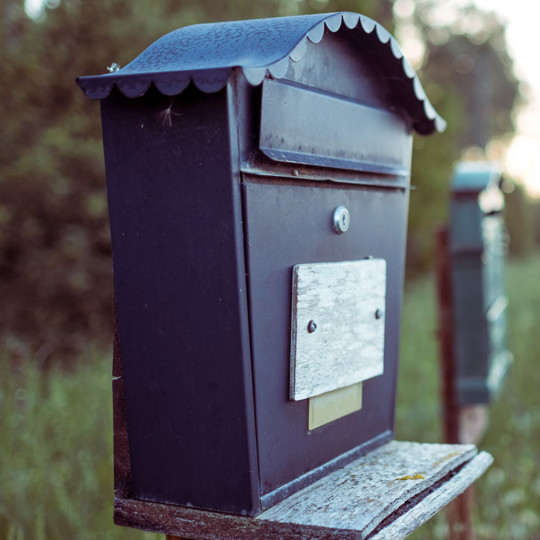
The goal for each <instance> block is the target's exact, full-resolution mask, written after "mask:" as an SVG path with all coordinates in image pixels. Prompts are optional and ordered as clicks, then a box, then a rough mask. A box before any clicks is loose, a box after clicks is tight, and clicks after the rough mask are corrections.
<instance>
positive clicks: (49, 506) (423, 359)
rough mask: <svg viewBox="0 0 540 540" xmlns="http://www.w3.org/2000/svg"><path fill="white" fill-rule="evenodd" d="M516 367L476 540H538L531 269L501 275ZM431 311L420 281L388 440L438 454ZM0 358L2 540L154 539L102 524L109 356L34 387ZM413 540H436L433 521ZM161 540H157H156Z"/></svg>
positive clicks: (93, 355)
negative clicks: (428, 445)
mask: <svg viewBox="0 0 540 540" xmlns="http://www.w3.org/2000/svg"><path fill="white" fill-rule="evenodd" d="M507 278H508V286H507V290H508V295H509V297H510V302H511V303H510V308H509V343H510V346H511V349H512V351H513V353H514V357H515V361H514V365H513V366H512V367H511V371H510V373H509V376H508V379H507V381H506V384H505V386H504V388H503V391H502V393H501V395H500V396H499V399H498V400H497V401H496V403H495V404H494V405H493V406H492V409H491V423H490V428H489V430H488V433H487V434H486V436H485V438H484V440H483V441H482V443H481V444H480V447H481V448H482V449H484V450H487V451H489V452H490V453H491V454H492V455H493V456H494V458H495V463H494V465H493V466H492V467H491V468H490V469H489V470H488V472H487V473H486V474H485V475H484V476H483V477H482V478H481V479H480V480H479V481H478V483H477V505H476V508H475V510H474V523H475V528H476V532H477V536H478V539H480V540H481V539H496V538H501V539H514V538H515V539H519V540H521V539H534V538H537V539H540V466H539V465H540V406H539V404H540V399H539V395H540V393H539V389H540V369H539V368H538V365H539V364H540V359H539V356H540V324H539V323H540V257H535V258H531V259H528V260H525V261H513V262H511V263H509V265H508V272H507ZM436 319H437V318H436V308H435V299H434V284H433V281H432V280H430V279H424V280H422V281H418V282H414V283H411V284H409V285H408V286H407V289H406V295H405V305H404V312H403V330H402V347H401V371H400V379H399V393H398V404H397V418H396V438H397V439H400V440H413V441H423V442H439V441H440V440H441V439H440V432H441V430H440V424H439V397H438V387H439V375H438V373H439V371H438V369H439V368H438V351H437V343H436V340H435V327H436ZM7 351H8V348H7V347H5V348H4V349H3V352H2V353H0V354H2V357H1V358H0V380H1V381H2V382H1V385H0V434H1V435H0V538H2V539H4V538H6V539H9V540H18V539H36V540H41V539H55V540H56V539H71V538H76V539H81V540H84V539H115V538H130V539H138V538H141V539H143V538H147V539H149V538H153V539H154V538H159V537H158V536H157V535H152V534H146V533H142V532H138V531H133V530H130V529H123V528H121V527H116V526H114V525H113V524H112V501H113V487H112V443H111V439H112V437H111V433H112V418H111V416H112V415H111V391H110V381H111V375H110V372H111V368H110V353H109V352H103V351H95V350H94V351H89V352H88V354H87V356H86V358H84V359H83V361H82V362H81V364H80V367H79V369H78V370H77V371H76V372H74V373H65V372H52V373H50V374H49V375H47V376H43V375H41V374H40V373H39V372H38V371H37V370H36V369H34V368H33V367H32V363H31V362H30V361H26V362H24V358H23V359H22V360H21V362H22V364H21V363H20V362H16V364H17V365H18V366H19V368H18V369H17V370H15V373H14V370H13V367H12V366H13V363H14V361H13V358H12V357H10V354H11V355H12V354H13V353H8V352H7ZM413 537H414V538H417V539H423V538H426V539H427V538H445V537H446V523H445V519H444V516H443V515H442V514H440V515H438V516H436V517H435V518H433V519H432V520H431V521H430V522H428V523H427V524H426V525H424V526H423V527H421V529H419V531H417V532H416V533H415V534H414V535H413ZM161 538H163V537H161Z"/></svg>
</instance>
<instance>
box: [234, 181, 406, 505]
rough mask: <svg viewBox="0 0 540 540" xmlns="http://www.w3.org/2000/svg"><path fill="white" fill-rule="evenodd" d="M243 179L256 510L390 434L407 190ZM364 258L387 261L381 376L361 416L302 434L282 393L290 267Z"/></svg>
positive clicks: (304, 427) (366, 395)
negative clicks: (337, 222)
mask: <svg viewBox="0 0 540 540" xmlns="http://www.w3.org/2000/svg"><path fill="white" fill-rule="evenodd" d="M243 180H244V183H243V197H244V199H243V202H244V227H245V231H246V235H247V265H248V287H249V304H250V322H251V340H252V362H253V374H254V386H255V408H256V424H257V427H256V429H257V442H258V449H259V472H260V485H261V495H262V496H263V503H262V504H263V507H265V506H268V505H270V504H272V503H273V502H275V501H276V500H277V499H279V498H281V496H283V494H286V492H287V490H288V489H289V488H290V486H289V485H288V483H289V482H291V481H292V480H293V479H298V478H300V477H302V475H305V474H306V473H309V472H310V471H314V470H315V471H317V470H318V469H317V468H319V467H321V466H322V465H323V464H326V463H328V462H329V461H331V460H333V459H334V458H336V457H337V456H341V455H343V454H346V453H347V452H351V451H352V452H354V451H355V449H356V451H360V452H361V451H367V450H368V449H369V448H370V447H374V446H376V445H378V444H382V443H383V442H385V441H386V440H388V439H389V438H390V437H391V436H392V429H393V424H394V406H395V390H396V371H397V359H398V343H399V317H400V306H401V290H402V281H403V273H404V256H405V254H404V249H405V238H406V219H407V202H408V192H407V190H405V189H395V190H392V189H374V188H368V187H362V186H354V185H352V186H346V185H339V184H332V183H329V182H305V183H303V182H294V181H292V182H291V181H285V180H284V181H279V180H276V179H275V178H273V179H270V178H265V177H254V176H249V175H244V178H243ZM340 205H343V206H345V207H346V208H347V209H348V210H349V212H350V228H349V230H348V231H347V232H345V233H344V234H337V233H336V232H335V231H334V229H333V227H332V217H333V213H334V210H335V208H336V207H338V206H340ZM366 257H374V258H380V259H384V260H385V261H386V305H385V306H384V311H385V314H386V319H385V343H384V373H383V374H382V375H380V376H376V377H374V378H372V379H370V380H367V381H365V382H364V383H363V403H362V409H361V410H360V411H358V412H354V413H352V414H348V415H346V416H344V417H342V418H339V419H337V420H335V421H332V422H330V423H328V424H325V425H323V426H321V427H318V428H316V429H313V430H309V429H308V400H307V399H304V400H300V401H293V400H291V399H290V397H289V393H290V381H289V374H290V348H291V345H290V343H291V323H290V321H291V303H292V273H293V267H294V266H295V265H298V264H311V263H331V262H339V261H359V260H362V259H365V258H366ZM327 467H328V466H327ZM313 474H317V473H316V472H315V473H313ZM311 479H313V477H312V478H311ZM301 481H302V479H300V482H301ZM297 483H298V481H297Z"/></svg>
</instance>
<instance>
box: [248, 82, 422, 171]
mask: <svg viewBox="0 0 540 540" xmlns="http://www.w3.org/2000/svg"><path fill="white" fill-rule="evenodd" d="M284 134H286V136H284ZM259 147H260V149H261V151H262V152H263V153H264V154H265V155H266V156H268V157H269V158H270V159H273V160H275V161H281V162H289V163H303V164H306V165H318V166H322V167H335V168H339V169H352V170H360V171H367V172H378V173H391V174H396V175H401V176H407V175H408V174H409V169H410V159H411V149H410V137H409V134H408V129H407V123H406V120H405V119H404V118H403V117H401V116H400V115H398V114H396V113H394V112H391V111H388V110H384V109H380V108H375V107H368V106H366V105H360V104H358V103H355V102H352V101H349V100H345V99H342V98H339V97H336V96H332V95H328V94H326V93H323V92H316V91H313V90H311V89H307V88H303V87H298V86H295V85H291V84H284V83H283V82H278V81H273V80H271V79H267V80H265V82H264V83H263V92H262V111H261V135H260V142H259Z"/></svg>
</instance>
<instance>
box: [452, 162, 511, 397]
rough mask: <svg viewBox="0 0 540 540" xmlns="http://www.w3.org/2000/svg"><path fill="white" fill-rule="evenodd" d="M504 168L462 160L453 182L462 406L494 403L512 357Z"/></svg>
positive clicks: (458, 375)
mask: <svg viewBox="0 0 540 540" xmlns="http://www.w3.org/2000/svg"><path fill="white" fill-rule="evenodd" d="M500 182H501V172H500V170H499V168H498V167H497V166H496V165H495V164H493V163H481V162H471V163H467V162H464V163H461V164H459V165H458V166H457V167H456V170H455V173H454V177H453V181H452V202H451V229H450V234H451V247H450V251H451V266H452V270H451V273H452V295H453V312H454V356H455V362H456V370H455V373H456V391H457V399H458V402H459V404H460V405H475V404H485V403H489V402H490V401H491V399H492V398H493V396H494V395H495V394H496V393H497V391H498V389H499V387H500V385H501V383H502V380H503V379H504V376H505V374H506V371H507V369H508V365H509V364H510V362H511V360H512V355H511V353H510V352H509V351H508V350H507V344H506V308H507V305H508V299H507V297H506V295H505V287H504V264H505V258H506V251H507V243H508V238H507V233H506V228H505V224H504V216H503V209H504V196H503V192H502V191H501V189H500Z"/></svg>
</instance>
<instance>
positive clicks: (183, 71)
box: [77, 12, 446, 135]
mask: <svg viewBox="0 0 540 540" xmlns="http://www.w3.org/2000/svg"><path fill="white" fill-rule="evenodd" d="M327 31H329V32H333V33H338V32H347V31H348V32H350V31H354V32H359V33H362V34H363V35H369V36H373V38H372V40H373V41H372V46H371V47H370V48H369V54H370V55H373V56H374V59H375V61H376V62H377V64H378V65H379V67H380V68H381V69H382V71H383V72H386V73H388V76H389V77H392V79H393V80H394V81H395V84H394V85H393V87H394V88H395V94H394V96H393V97H394V101H395V102H396V103H397V104H398V105H399V106H400V107H401V108H402V109H403V110H404V111H405V112H406V113H407V115H408V116H409V117H410V118H411V122H412V125H413V127H414V129H415V130H416V131H417V132H418V133H420V134H423V135H428V134H430V133H432V132H434V131H443V130H444V128H445V126H446V123H445V121H444V120H443V119H442V118H441V117H440V116H439V115H438V114H437V112H436V111H435V109H434V108H433V106H432V105H431V103H430V102H429V100H428V99H427V97H426V94H425V92H424V90H423V88H422V85H421V84H420V81H419V79H418V77H417V76H416V73H415V71H414V69H413V68H412V67H411V65H410V64H409V62H408V61H407V60H406V59H405V57H404V56H403V53H402V51H401V49H400V47H399V45H398V44H397V42H396V41H395V40H394V38H393V37H392V36H391V35H390V34H389V33H388V32H387V31H386V30H385V29H384V28H383V27H382V26H381V25H380V24H378V23H377V22H375V21H373V20H372V19H370V18H368V17H365V16H363V15H358V14H355V13H348V12H343V13H331V14H319V15H303V16H296V17H280V18H273V19H257V20H246V21H234V22H222V23H211V24H198V25H193V26H187V27H184V28H180V29H178V30H175V31H173V32H170V33H169V34H166V35H165V36H163V37H162V38H160V39H158V40H157V41H156V42H155V43H153V44H152V45H150V47H148V48H147V49H146V50H145V51H143V52H142V53H141V54H140V55H139V56H138V57H137V58H135V59H134V60H133V61H132V62H130V63H129V64H127V65H126V66H125V67H123V68H122V69H120V70H118V71H115V72H113V73H108V74H105V75H97V76H90V77H80V78H79V79H78V81H77V82H78V84H79V86H80V87H81V88H82V90H83V91H84V93H85V94H86V95H87V96H88V97H89V98H92V99H103V98H106V97H107V96H108V95H109V93H110V92H111V90H112V89H113V87H114V86H115V85H116V87H117V88H118V90H119V91H120V92H121V93H122V94H123V95H124V96H126V97H133V98H134V97H140V96H142V95H144V94H145V93H146V91H147V90H148V88H149V87H150V85H151V84H152V83H153V84H154V85H155V86H156V87H157V89H158V90H159V91H160V92H162V93H163V94H165V95H171V96H172V95H177V94H179V93H181V92H182V91H183V90H184V89H185V88H186V87H187V86H188V85H189V83H190V82H193V84H195V86H196V87H197V88H199V89H200V90H202V91H203V92H217V91H218V90H220V89H222V88H223V87H224V86H225V85H226V83H227V81H228V79H229V76H230V74H231V71H232V69H233V68H239V69H241V70H242V72H243V74H244V76H245V77H246V79H247V80H248V82H249V83H250V84H252V85H259V84H261V83H262V81H263V79H264V77H265V76H267V75H268V74H269V75H270V76H272V77H273V78H275V79H281V78H283V77H284V76H285V74H286V72H287V70H288V67H289V63H290V62H298V61H300V60H301V59H302V58H303V56H304V53H305V51H306V48H307V41H308V40H309V41H310V42H312V43H319V42H321V41H322V40H323V39H324V36H325V34H327ZM359 54H362V48H361V47H360V46H359Z"/></svg>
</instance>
